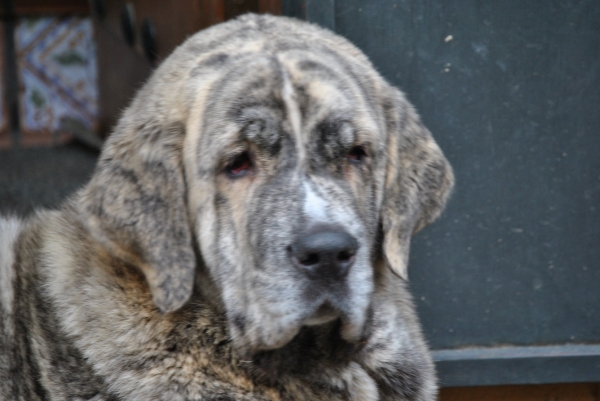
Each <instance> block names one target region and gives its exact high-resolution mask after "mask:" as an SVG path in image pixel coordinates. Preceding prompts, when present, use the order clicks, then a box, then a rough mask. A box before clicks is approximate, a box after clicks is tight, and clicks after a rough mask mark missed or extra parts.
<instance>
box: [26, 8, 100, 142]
mask: <svg viewBox="0 0 600 401" xmlns="http://www.w3.org/2000/svg"><path fill="white" fill-rule="evenodd" d="M15 48H16V52H17V65H18V71H19V80H20V88H19V106H20V115H21V118H20V123H21V132H22V135H23V136H22V143H23V144H24V145H25V146H27V145H36V144H49V143H57V142H62V141H64V140H66V139H68V135H66V134H65V132H64V130H63V129H62V126H63V125H64V124H65V121H66V120H70V121H73V120H75V121H78V122H79V123H81V125H82V126H84V127H85V128H86V129H89V130H91V131H95V130H96V128H97V115H98V89H97V70H96V50H95V45H94V42H93V35H92V23H91V21H90V19H89V18H79V17H68V18H57V17H45V18H35V19H30V18H23V19H21V20H20V21H19V23H18V25H17V27H16V29H15Z"/></svg>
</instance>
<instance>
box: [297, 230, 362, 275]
mask: <svg viewBox="0 0 600 401" xmlns="http://www.w3.org/2000/svg"><path fill="white" fill-rule="evenodd" d="M289 250H290V253H291V258H292V260H293V262H294V264H295V265H296V266H297V267H298V268H299V269H300V270H302V271H304V272H305V273H306V274H307V275H308V276H309V277H311V278H314V279H339V278H343V277H344V276H346V275H347V274H348V271H349V270H350V267H351V266H352V264H353V263H354V260H355V255H356V251H357V250H358V242H357V241H356V239H355V238H354V237H352V236H351V235H350V234H348V233H346V232H344V231H320V232H317V233H312V234H307V235H303V236H301V237H300V238H298V240H297V241H296V242H295V243H294V244H292V245H291V246H290V248H289Z"/></svg>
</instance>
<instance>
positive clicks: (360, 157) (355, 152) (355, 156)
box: [348, 146, 367, 163]
mask: <svg viewBox="0 0 600 401" xmlns="http://www.w3.org/2000/svg"><path fill="white" fill-rule="evenodd" d="M366 157H367V152H366V151H365V148H363V147H362V146H355V147H353V148H352V149H350V152H348V160H350V162H352V163H362V162H363V161H364V160H365V158H366Z"/></svg>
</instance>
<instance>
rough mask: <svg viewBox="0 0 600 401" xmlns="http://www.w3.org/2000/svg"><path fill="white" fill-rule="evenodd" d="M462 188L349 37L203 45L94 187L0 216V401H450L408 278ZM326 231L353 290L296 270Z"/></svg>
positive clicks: (240, 36) (112, 142)
mask: <svg viewBox="0 0 600 401" xmlns="http://www.w3.org/2000/svg"><path fill="white" fill-rule="evenodd" d="M355 146H360V147H361V148H360V149H362V150H363V151H364V155H363V156H364V157H360V158H359V159H360V160H358V161H357V160H355V159H356V158H354V159H353V158H349V157H348V156H347V155H348V154H349V153H350V154H351V153H352V150H353V149H355ZM240 154H246V155H248V157H249V158H250V160H251V163H250V164H249V167H248V168H247V169H246V170H245V171H244V173H243V174H242V175H240V176H239V177H237V176H233V175H232V174H231V171H229V172H228V170H227V166H229V165H230V163H231V161H232V160H234V159H235V158H236V157H239V155H240ZM452 185H453V176H452V170H451V168H450V166H449V164H448V162H447V161H446V159H445V158H444V156H443V154H442V152H441V151H440V149H439V148H438V146H437V145H436V143H435V141H434V140H433V139H432V137H431V135H430V133H429V132H428V131H427V129H426V128H425V127H424V126H423V125H422V124H421V122H420V120H419V117H418V116H417V114H416V113H415V111H414V109H413V108H412V106H411V105H410V104H409V103H408V102H407V101H406V99H405V97H404V95H403V94H402V93H401V92H400V91H399V90H397V89H395V88H393V87H392V86H390V85H389V84H388V83H386V82H385V81H384V80H383V79H382V78H381V77H380V76H379V75H378V74H377V72H376V71H375V70H374V69H373V67H372V66H371V64H370V63H369V61H368V60H367V58H366V57H365V56H364V55H363V54H362V53H361V52H360V51H359V50H358V49H356V48H355V47H354V46H352V45H351V44H350V43H348V42H347V41H346V40H345V39H343V38H341V37H339V36H336V35H334V34H332V33H331V32H328V31H326V30H323V29H320V28H318V27H316V26H312V25H310V24H306V23H303V22H299V21H295V20H291V19H286V18H281V17H272V16H256V15H247V16H243V17H241V18H238V19H237V20H234V21H230V22H227V23H225V24H221V25H218V26H215V27H213V28H210V29H208V30H205V31H203V32H200V33H198V34H196V35H195V36H193V37H191V38H190V39H189V40H187V41H186V42H185V43H184V44H183V45H181V46H180V47H179V48H178V49H177V50H176V51H175V52H174V53H173V54H172V55H171V56H170V57H169V58H168V59H167V60H166V61H165V62H164V63H163V64H162V65H161V66H160V67H159V68H158V69H157V70H156V71H155V73H154V74H153V76H152V77H151V78H150V80H149V81H148V83H147V84H146V85H145V86H144V87H143V88H142V89H141V90H140V92H139V93H138V95H137V96H136V98H135V99H134V100H133V102H132V104H131V105H130V106H129V108H128V109H127V110H126V111H125V112H124V114H123V116H122V118H121V119H120V122H119V123H118V125H117V126H116V128H115V130H114V132H113V133H112V135H111V136H110V138H109V139H108V141H107V143H106V145H105V146H104V149H103V152H102V155H101V157H100V160H99V162H98V166H97V168H96V171H95V173H94V175H93V177H92V179H91V182H90V183H89V184H88V185H87V186H86V187H84V188H83V189H82V190H81V191H79V192H78V193H77V194H75V195H74V196H73V197H71V198H70V199H69V200H68V201H66V202H65V203H64V205H63V206H62V208H61V209H60V210H58V211H52V212H47V211H40V212H38V213H37V214H35V215H34V216H33V217H31V218H28V219H27V220H25V221H18V220H16V219H10V220H9V219H3V220H2V219H0V252H1V253H0V291H1V294H0V301H1V302H0V305H1V309H0V333H1V337H0V399H2V400H27V401H33V400H95V401H100V400H222V401H223V400H367V401H368V400H433V399H435V396H436V391H437V390H436V380H435V372H434V368H433V364H432V361H431V357H430V355H429V352H428V349H427V346H426V344H425V342H424V340H423V336H422V334H421V330H420V326H419V323H418V320H417V318H416V316H415V313H414V307H413V304H412V301H411V298H410V295H409V293H408V291H407V289H406V282H405V279H406V263H407V260H408V249H409V242H410V238H411V236H412V234H413V233H414V232H416V231H417V230H419V229H421V228H422V227H424V226H425V225H427V224H428V223H430V222H431V221H433V220H434V219H435V218H436V217H437V216H438V215H439V214H440V213H441V211H442V209H443V207H444V204H445V202H446V199H447V196H448V193H449V192H450V190H451V187H452ZM320 226H327V227H337V228H338V229H340V230H344V231H345V232H347V233H349V234H350V235H352V236H353V237H354V238H355V239H356V240H357V243H358V245H359V248H358V251H357V253H356V260H355V263H354V264H353V266H352V267H351V269H350V271H349V273H348V276H346V277H344V278H341V279H339V280H338V281H336V282H329V283H321V282H315V281H314V280H312V279H310V278H308V277H307V276H306V275H305V274H303V272H301V271H300V270H299V269H298V268H297V267H296V266H294V264H293V263H292V262H291V261H290V255H289V251H288V249H289V245H290V244H291V243H293V242H294V241H295V240H297V238H298V236H299V235H302V234H303V233H307V232H310V230H313V229H314V228H315V227H320ZM323 305H328V307H327V308H325V309H323V308H322V306H323Z"/></svg>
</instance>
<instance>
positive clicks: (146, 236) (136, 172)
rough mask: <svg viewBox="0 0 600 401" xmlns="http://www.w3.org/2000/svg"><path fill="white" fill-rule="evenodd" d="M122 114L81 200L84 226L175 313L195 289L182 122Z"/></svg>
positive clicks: (166, 309)
mask: <svg viewBox="0 0 600 401" xmlns="http://www.w3.org/2000/svg"><path fill="white" fill-rule="evenodd" d="M132 114H134V113H132V112H131V113H130V115H129V116H127V115H126V116H124V117H123V119H122V120H121V122H120V123H119V125H118V126H117V128H116V129H115V132H114V133H113V134H112V135H111V136H110V137H109V139H108V141H107V143H106V145H105V147H104V150H103V151H102V155H101V157H100V160H99V162H98V166H97V167H96V171H95V172H94V175H93V177H92V180H91V182H90V184H89V185H88V186H87V187H86V188H85V189H84V191H83V193H82V196H81V197H80V198H79V204H78V208H79V212H80V215H81V217H82V220H83V222H84V224H85V225H86V226H87V227H88V229H89V230H90V231H91V233H92V235H93V236H94V238H96V239H97V240H98V241H99V242H100V243H101V244H102V245H103V246H104V247H105V248H107V250H108V251H109V252H110V253H112V254H113V255H115V256H117V257H119V258H121V259H123V260H125V261H127V262H129V263H131V264H134V265H135V266H137V267H139V268H140V269H141V270H142V272H143V273H144V275H145V277H146V280H147V281H148V284H149V286H150V290H151V292H152V297H153V300H154V303H155V305H156V306H157V307H158V308H159V309H160V310H161V311H163V312H165V313H166V312H173V311H175V310H177V309H179V308H180V307H181V306H182V305H183V304H185V302H187V300H188V299H189V297H190V295H191V293H192V290H193V284H194V272H195V266H196V258H195V254H194V250H193V246H192V235H191V228H190V225H189V222H188V214H187V213H188V212H187V208H186V185H185V181H184V172H183V167H182V162H181V144H182V141H183V136H184V135H185V128H184V126H183V124H181V123H171V124H168V125H167V124H164V123H162V122H158V121H137V122H136V121H135V119H134V117H135V116H133V115H132Z"/></svg>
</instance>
